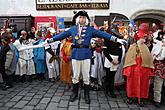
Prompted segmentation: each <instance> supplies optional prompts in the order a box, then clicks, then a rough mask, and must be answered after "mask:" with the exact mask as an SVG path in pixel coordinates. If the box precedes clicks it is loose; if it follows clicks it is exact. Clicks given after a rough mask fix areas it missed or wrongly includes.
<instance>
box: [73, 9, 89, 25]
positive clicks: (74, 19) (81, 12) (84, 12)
mask: <svg viewBox="0 0 165 110" xmlns="http://www.w3.org/2000/svg"><path fill="white" fill-rule="evenodd" d="M78 16H86V17H87V19H88V20H90V18H89V16H88V13H87V12H86V11H84V10H83V11H79V12H77V13H76V14H75V15H74V16H73V20H72V21H73V22H76V18H77V17H78Z"/></svg>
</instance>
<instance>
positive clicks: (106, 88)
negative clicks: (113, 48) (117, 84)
mask: <svg viewBox="0 0 165 110" xmlns="http://www.w3.org/2000/svg"><path fill="white" fill-rule="evenodd" d="M109 70H110V68H106V76H105V95H107V96H109V97H110V94H109V90H110V73H109V72H110V71H109Z"/></svg>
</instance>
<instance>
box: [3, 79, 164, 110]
mask: <svg viewBox="0 0 165 110" xmlns="http://www.w3.org/2000/svg"><path fill="white" fill-rule="evenodd" d="M71 93H72V91H71V90H67V87H66V86H65V84H63V83H62V82H61V81H58V82H56V83H51V82H48V81H33V82H32V83H17V84H15V86H14V87H13V88H11V89H8V90H7V91H2V90H0V110H165V107H164V106H162V107H161V108H159V109H158V108H155V107H154V106H153V105H152V103H151V102H149V101H148V102H146V103H145V107H139V106H138V105H136V104H131V105H129V104H127V103H126V95H125V91H124V90H116V94H117V98H110V97H106V96H105V94H104V92H103V91H90V98H91V104H85V101H84V94H83V93H84V92H83V89H81V90H80V92H79V97H78V99H77V100H76V101H75V102H69V98H70V96H71Z"/></svg>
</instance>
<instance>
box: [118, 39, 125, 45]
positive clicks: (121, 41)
mask: <svg viewBox="0 0 165 110" xmlns="http://www.w3.org/2000/svg"><path fill="white" fill-rule="evenodd" d="M116 42H118V43H120V44H124V45H125V44H127V41H125V40H123V39H119V38H117V41H116Z"/></svg>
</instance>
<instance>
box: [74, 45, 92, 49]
mask: <svg viewBox="0 0 165 110" xmlns="http://www.w3.org/2000/svg"><path fill="white" fill-rule="evenodd" d="M89 47H90V46H89V45H72V48H89Z"/></svg>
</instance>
